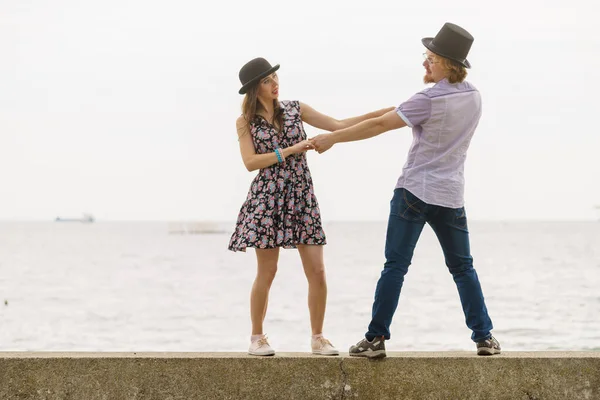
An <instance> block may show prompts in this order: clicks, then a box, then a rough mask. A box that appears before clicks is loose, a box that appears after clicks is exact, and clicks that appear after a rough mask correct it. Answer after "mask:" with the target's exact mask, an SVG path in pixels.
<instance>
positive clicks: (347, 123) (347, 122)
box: [339, 107, 395, 129]
mask: <svg viewBox="0 0 600 400" xmlns="http://www.w3.org/2000/svg"><path fill="white" fill-rule="evenodd" d="M394 109H395V107H388V108H382V109H380V110H376V111H372V112H370V113H367V114H364V115H359V116H358V117H351V118H346V119H343V120H341V121H340V122H339V124H340V128H339V129H345V128H349V127H351V126H353V125H356V124H358V123H360V122H363V121H366V120H368V119H371V118H377V117H381V116H382V115H383V114H385V113H386V112H388V111H390V110H394Z"/></svg>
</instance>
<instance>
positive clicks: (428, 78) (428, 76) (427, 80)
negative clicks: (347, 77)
mask: <svg viewBox="0 0 600 400" xmlns="http://www.w3.org/2000/svg"><path fill="white" fill-rule="evenodd" d="M423 83H435V81H434V80H433V78H432V77H431V74H425V75H424V76H423Z"/></svg>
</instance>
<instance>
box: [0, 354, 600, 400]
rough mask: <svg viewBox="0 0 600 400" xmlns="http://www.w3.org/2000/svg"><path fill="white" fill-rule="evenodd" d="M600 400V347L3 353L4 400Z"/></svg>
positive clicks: (0, 382)
mask: <svg viewBox="0 0 600 400" xmlns="http://www.w3.org/2000/svg"><path fill="white" fill-rule="evenodd" d="M13 399H14V400H17V399H18V400H42V399H43V400H58V399H60V400H70V399H77V400H100V399H102V400H134V399H135V400H146V399H148V400H192V399H194V400H195V399H207V400H208V399H210V400H213V399H236V400H237V399H251V400H262V399H265V400H267V399H278V400H279V399H286V400H288V399H289V400H294V399H302V400H309V399H340V400H342V399H377V400H385V399H394V400H396V399H407V400H408V399H411V400H412V399H414V400H416V399H428V400H430V399H431V400H434V399H436V400H437V399H440V400H442V399H444V400H446V399H461V400H463V399H464V400H469V399H482V400H483V399H486V400H495V399H510V400H520V399H523V400H554V399H557V400H558V399H560V400H577V399H586V400H600V352H553V353H549V352H530V353H506V354H502V355H497V356H493V357H477V356H475V355H474V354H472V353H466V352H464V353H463V352H443V353H391V354H390V353H388V357H387V358H386V359H383V360H367V359H362V358H353V357H348V356H347V354H343V355H342V356H340V357H319V356H312V355H310V354H303V353H281V354H278V355H277V356H275V357H262V358H261V357H251V356H247V355H245V354H242V353H0V400H13Z"/></svg>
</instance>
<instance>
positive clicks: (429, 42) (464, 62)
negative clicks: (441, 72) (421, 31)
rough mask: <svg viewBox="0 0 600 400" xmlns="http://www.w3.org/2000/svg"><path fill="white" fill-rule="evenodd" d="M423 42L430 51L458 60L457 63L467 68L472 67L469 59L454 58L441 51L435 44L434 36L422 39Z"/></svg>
mask: <svg viewBox="0 0 600 400" xmlns="http://www.w3.org/2000/svg"><path fill="white" fill-rule="evenodd" d="M421 43H423V46H425V47H427V48H428V49H429V50H430V51H432V52H433V53H435V54H439V55H440V56H442V57H446V58H447V59H449V60H452V61H456V62H457V63H459V64H460V65H462V66H463V67H465V68H471V63H470V62H469V61H468V60H467V59H464V60H459V59H457V58H454V57H452V56H450V55H448V54H444V52H443V51H440V49H438V48H437V47H435V45H434V44H433V38H432V37H426V38H423V39H421Z"/></svg>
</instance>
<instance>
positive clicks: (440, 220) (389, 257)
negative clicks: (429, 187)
mask: <svg viewBox="0 0 600 400" xmlns="http://www.w3.org/2000/svg"><path fill="white" fill-rule="evenodd" d="M425 223H428V224H429V225H430V226H431V228H432V229H433V231H434V232H435V234H436V236H437V238H438V240H439V242H440V245H441V246H442V250H443V252H444V258H445V260H446V266H447V267H448V269H449V271H450V273H451V274H452V277H453V278H454V282H455V283H456V287H457V288H458V294H459V296H460V301H461V303H462V309H463V312H464V314H465V319H466V323H467V326H468V327H469V328H470V329H471V330H472V331H473V334H472V335H471V339H472V340H473V341H475V342H479V341H482V340H485V339H488V338H489V337H491V333H490V331H491V330H492V328H493V326H492V321H491V319H490V317H489V316H488V312H487V308H486V306H485V301H484V299H483V293H482V291H481V285H480V284H479V278H478V277H477V272H475V269H474V268H473V257H471V250H470V246H469V231H468V229H467V216H466V214H465V209H464V207H462V208H456V209H454V208H446V207H440V206H434V205H431V204H426V203H424V202H423V201H421V200H420V199H419V198H417V197H416V196H415V195H413V194H412V193H411V192H409V191H408V190H406V189H402V188H399V189H396V190H395V191H394V197H393V198H392V201H391V210H390V218H389V221H388V227H387V237H386V242H385V258H386V262H385V265H384V268H383V271H382V272H381V277H380V278H379V281H378V282H377V289H376V291H375V301H374V303H373V311H372V320H371V323H370V324H369V331H368V332H367V333H366V335H365V337H366V338H367V339H368V340H373V338H374V337H381V336H383V337H385V338H386V339H389V338H390V325H391V323H392V317H393V316H394V312H395V311H396V307H397V306H398V300H399V298H400V290H401V289H402V283H403V282H404V275H406V273H407V272H408V266H409V265H410V264H411V260H412V257H413V252H414V249H415V246H416V244H417V241H418V240H419V236H420V235H421V232H422V231H423V227H424V226H425ZM440 329H441V328H440Z"/></svg>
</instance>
